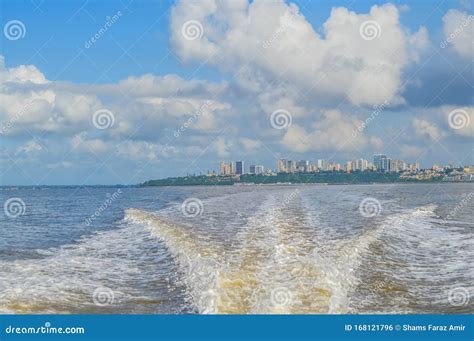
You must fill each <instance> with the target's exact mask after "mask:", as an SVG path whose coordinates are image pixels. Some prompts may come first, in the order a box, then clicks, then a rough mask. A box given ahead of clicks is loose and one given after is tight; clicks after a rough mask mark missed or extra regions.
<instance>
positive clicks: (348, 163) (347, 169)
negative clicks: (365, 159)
mask: <svg viewBox="0 0 474 341" xmlns="http://www.w3.org/2000/svg"><path fill="white" fill-rule="evenodd" d="M345 170H346V172H347V173H350V172H351V170H352V162H351V161H347V162H346V167H345Z"/></svg>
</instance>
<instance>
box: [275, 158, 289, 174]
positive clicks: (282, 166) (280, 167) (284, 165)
mask: <svg viewBox="0 0 474 341" xmlns="http://www.w3.org/2000/svg"><path fill="white" fill-rule="evenodd" d="M277 173H288V161H287V160H286V159H280V160H278V162H277Z"/></svg>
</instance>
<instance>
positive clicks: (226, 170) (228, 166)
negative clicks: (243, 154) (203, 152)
mask: <svg viewBox="0 0 474 341" xmlns="http://www.w3.org/2000/svg"><path fill="white" fill-rule="evenodd" d="M219 174H220V175H230V174H233V169H232V162H230V163H225V162H221V163H220V164H219Z"/></svg>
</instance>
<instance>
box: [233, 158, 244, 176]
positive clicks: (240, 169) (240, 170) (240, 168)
mask: <svg viewBox="0 0 474 341" xmlns="http://www.w3.org/2000/svg"><path fill="white" fill-rule="evenodd" d="M244 172H245V171H244V162H243V161H235V174H238V175H242V174H244Z"/></svg>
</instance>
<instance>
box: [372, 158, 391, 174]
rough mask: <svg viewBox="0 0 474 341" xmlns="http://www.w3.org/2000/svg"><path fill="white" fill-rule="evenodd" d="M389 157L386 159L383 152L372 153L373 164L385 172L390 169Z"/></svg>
mask: <svg viewBox="0 0 474 341" xmlns="http://www.w3.org/2000/svg"><path fill="white" fill-rule="evenodd" d="M389 160H390V159H387V156H386V155H384V154H375V155H374V166H375V167H376V168H377V170H378V171H380V172H387V171H389V170H390V161H389Z"/></svg>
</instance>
